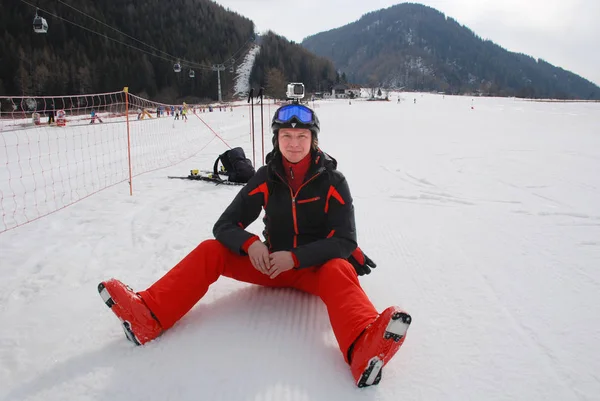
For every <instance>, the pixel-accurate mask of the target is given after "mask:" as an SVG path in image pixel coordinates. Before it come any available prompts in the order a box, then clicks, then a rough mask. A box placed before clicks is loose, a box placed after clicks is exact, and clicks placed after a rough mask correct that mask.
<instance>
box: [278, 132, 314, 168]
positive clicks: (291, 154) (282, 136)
mask: <svg viewBox="0 0 600 401" xmlns="http://www.w3.org/2000/svg"><path fill="white" fill-rule="evenodd" d="M277 141H278V143H279V151H280V152H281V154H282V155H283V157H285V158H286V159H287V160H288V161H289V162H290V163H298V162H299V161H300V160H302V159H304V158H305V157H306V155H307V154H308V153H309V152H310V147H311V144H312V135H311V133H310V130H309V129H307V128H281V129H280V130H279V134H278V136H277Z"/></svg>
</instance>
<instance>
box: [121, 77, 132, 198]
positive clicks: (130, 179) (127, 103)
mask: <svg viewBox="0 0 600 401" xmlns="http://www.w3.org/2000/svg"><path fill="white" fill-rule="evenodd" d="M123 92H125V121H127V160H128V162H129V195H130V196H133V177H132V176H131V133H130V131H129V87H128V86H126V87H124V88H123Z"/></svg>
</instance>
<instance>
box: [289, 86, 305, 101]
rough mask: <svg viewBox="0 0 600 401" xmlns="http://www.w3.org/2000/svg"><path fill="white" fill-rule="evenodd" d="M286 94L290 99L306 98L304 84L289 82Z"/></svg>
mask: <svg viewBox="0 0 600 401" xmlns="http://www.w3.org/2000/svg"><path fill="white" fill-rule="evenodd" d="M285 94H286V96H287V98H288V99H302V98H304V84H302V83H299V82H292V83H289V84H288V86H287V91H286V93H285Z"/></svg>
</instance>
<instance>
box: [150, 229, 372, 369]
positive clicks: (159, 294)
mask: <svg viewBox="0 0 600 401" xmlns="http://www.w3.org/2000/svg"><path fill="white" fill-rule="evenodd" d="M219 276H226V277H230V278H233V279H235V280H239V281H243V282H246V283H252V284H258V285H262V286H267V287H278V288H281V287H290V288H296V289H298V290H301V291H304V292H307V293H309V294H313V295H317V296H319V297H320V298H321V299H322V300H323V302H324V303H325V305H326V306H327V312H328V313H329V320H330V322H331V327H332V328H333V332H334V334H335V337H336V339H337V342H338V344H339V347H340V350H341V351H342V353H343V354H344V358H345V359H346V362H348V357H347V351H348V348H349V347H350V345H352V343H353V342H354V340H356V338H358V336H359V335H360V334H361V333H362V331H363V330H364V329H365V328H366V327H367V325H369V324H370V323H371V322H373V321H374V320H375V318H376V317H377V315H378V313H377V310H376V309H375V307H374V306H373V304H372V303H371V301H370V300H369V298H368V297H367V295H366V294H365V292H364V291H363V289H362V288H361V286H360V284H359V282H358V276H357V274H356V272H355V270H354V268H353V267H352V265H351V264H350V263H348V261H346V260H343V259H332V260H330V261H328V262H327V263H325V264H323V265H321V266H318V267H310V268H306V269H300V270H288V271H286V272H283V273H281V274H280V275H279V276H277V277H275V278H273V279H271V278H269V276H267V275H265V274H263V273H261V272H259V271H258V270H256V269H255V268H254V267H253V266H252V263H251V262H250V258H249V257H248V256H241V255H237V254H235V253H233V252H231V251H230V250H229V249H227V248H226V247H225V246H224V245H222V244H221V243H220V242H218V241H217V240H207V241H204V242H202V243H201V244H200V245H198V246H197V247H196V249H194V250H193V251H192V252H191V253H190V254H188V255H187V256H186V257H185V258H183V259H182V260H181V261H180V262H179V263H178V264H177V265H176V266H175V267H173V268H172V269H171V270H169V271H168V272H167V273H166V274H165V275H164V276H163V277H162V278H160V279H159V280H158V281H157V282H156V283H154V284H153V285H152V286H150V288H148V289H147V290H146V291H142V292H140V295H141V297H142V299H143V300H144V302H146V304H147V305H148V307H149V308H150V310H151V311H152V312H153V313H154V315H155V316H156V317H157V319H158V320H159V322H160V324H161V326H162V327H163V328H164V329H165V330H166V329H168V328H170V327H171V326H173V325H174V324H175V323H176V322H177V321H178V320H179V319H181V318H182V317H183V316H184V315H185V314H186V313H187V312H188V311H189V310H190V309H192V307H193V306H194V305H195V304H196V303H197V302H198V301H199V300H200V299H201V298H202V297H203V296H204V294H206V292H207V291H208V287H209V286H210V285H211V284H212V283H214V282H215V281H217V279H218V278H219Z"/></svg>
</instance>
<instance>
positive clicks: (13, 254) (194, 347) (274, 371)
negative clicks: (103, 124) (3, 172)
mask: <svg viewBox="0 0 600 401" xmlns="http://www.w3.org/2000/svg"><path fill="white" fill-rule="evenodd" d="M393 96H396V95H393ZM410 96H411V97H412V96H415V97H418V103H417V104H412V103H410V102H405V103H402V104H396V103H395V102H394V101H392V102H389V103H379V102H362V101H360V100H357V101H354V102H353V103H352V105H351V106H349V105H348V103H347V102H346V101H323V102H320V103H319V104H318V106H319V107H318V108H317V112H318V113H319V117H320V119H321V124H322V132H321V135H320V136H319V139H320V141H321V146H322V148H323V149H324V150H325V151H327V152H328V153H331V155H332V156H333V157H335V158H336V159H337V161H338V163H339V167H340V169H341V171H342V172H343V173H344V175H345V176H346V178H347V179H348V182H349V184H350V188H351V190H352V194H353V197H354V204H355V212H356V220H357V233H358V240H359V244H360V246H361V248H362V249H363V250H364V251H365V252H366V253H367V254H368V255H369V256H370V257H372V258H373V260H374V261H375V262H376V263H377V264H378V267H377V268H376V269H374V271H373V273H372V274H371V275H369V276H364V277H361V279H360V280H361V283H362V284H363V287H364V289H365V292H366V293H367V294H368V295H369V296H370V297H371V299H372V301H373V303H374V305H375V306H376V308H377V309H378V310H383V309H384V308H385V307H387V306H389V305H391V304H397V305H399V306H401V307H403V308H405V309H406V310H407V311H409V312H410V313H411V314H412V315H413V318H414V321H413V324H412V325H411V328H410V330H409V332H408V335H407V338H406V342H405V344H404V346H403V347H402V349H401V350H400V352H399V353H398V355H397V356H396V357H395V358H394V359H393V360H392V361H391V362H390V363H389V364H388V365H387V366H386V367H385V368H384V371H383V379H382V382H381V384H380V385H379V386H377V387H374V388H367V389H356V388H355V386H354V384H353V382H352V377H351V374H350V371H349V369H348V366H347V365H346V364H345V362H344V360H343V357H342V355H341V353H340V351H339V349H338V347H337V343H336V341H335V338H334V336H333V333H332V331H331V327H330V324H329V320H328V316H327V310H326V308H325V306H324V305H323V303H322V302H321V301H320V300H319V299H318V298H317V297H313V296H310V295H308V294H304V293H301V292H298V291H295V290H292V289H269V288H261V287H256V286H252V285H248V284H244V283H238V282H235V281H232V280H230V279H227V278H221V279H219V280H218V281H217V282H216V283H215V284H214V285H213V286H211V289H210V290H209V292H208V293H207V295H206V296H205V297H204V298H203V299H202V300H201V301H200V302H199V303H198V305H196V306H195V307H194V308H193V309H192V310H191V311H190V313H189V314H187V315H186V316H185V317H184V318H183V319H182V320H181V321H180V322H178V323H177V324H176V325H175V326H174V327H173V328H172V329H171V330H169V331H168V332H167V333H165V334H164V335H163V336H161V337H160V338H159V339H157V340H155V341H153V342H151V343H149V344H147V345H146V346H143V347H134V346H132V345H131V344H130V343H129V342H127V341H126V340H125V338H124V335H123V332H122V330H121V329H120V327H119V323H118V321H117V319H116V318H115V317H114V315H113V314H112V313H111V312H110V310H109V309H108V308H106V306H105V305H103V303H102V301H101V299H100V297H99V296H98V294H97V291H96V286H97V284H98V282H99V281H101V280H104V279H107V278H109V277H117V278H119V279H121V280H122V281H123V282H125V283H127V284H129V285H130V286H132V287H133V288H134V289H136V290H141V289H144V288H146V287H147V286H149V285H150V284H152V283H153V282H154V281H155V280H156V279H157V278H159V277H160V276H161V275H162V274H164V273H165V272H166V271H167V270H168V269H169V268H170V267H172V266H173V265H174V264H175V263H177V262H178V261H179V260H180V259H181V258H182V257H184V256H185V255H186V254H187V253H188V252H190V251H191V250H192V249H193V248H194V247H195V246H197V245H198V243H200V242H201V241H202V240H204V239H206V238H211V237H212V226H213V224H214V222H215V220H216V219H217V217H218V216H219V214H220V213H221V212H222V210H223V208H224V207H225V206H226V205H227V204H229V202H230V201H231V200H232V199H233V197H234V196H235V194H236V193H237V191H238V188H235V187H222V186H220V187H217V186H214V185H212V184H206V183H199V182H189V181H185V180H168V179H166V178H165V177H166V176H167V175H183V174H187V172H188V171H189V170H190V169H192V168H210V167H211V166H212V162H213V161H214V158H215V157H216V156H217V155H218V154H220V153H222V152H223V151H224V149H225V145H224V144H223V143H222V142H220V141H211V142H210V143H209V142H208V139H210V136H211V135H212V134H210V133H209V132H208V131H207V130H206V128H205V127H204V126H203V124H201V123H200V122H199V121H197V120H195V119H194V118H190V121H189V122H188V123H187V124H186V125H185V130H191V131H190V132H197V133H198V135H199V136H200V137H201V138H202V143H208V145H207V147H206V148H205V149H204V150H203V151H202V152H201V153H200V154H198V155H197V156H195V157H193V158H192V159H190V160H188V161H186V162H182V163H181V164H179V165H176V166H173V167H169V168H165V169H163V170H158V171H155V172H152V173H148V174H143V175H140V176H138V177H135V178H134V196H129V190H128V186H127V184H126V183H123V184H120V185H117V186H115V187H113V188H109V189H107V190H104V191H102V192H100V193H98V194H95V195H94V196H92V197H90V198H88V199H86V200H84V201H82V202H79V203H76V204H75V205H73V206H70V207H68V208H66V209H65V210H62V211H60V212H59V213H55V214H53V215H50V216H48V217H45V218H43V219H41V220H39V221H36V222H33V223H30V224H27V225H25V226H23V227H20V228H18V229H15V230H12V231H9V232H7V233H4V234H1V235H0V253H1V255H2V257H1V258H0V318H1V319H2V321H3V322H5V323H4V325H3V330H0V401H12V400H19V401H21V400H44V401H53V400H57V401H58V400H61V401H62V400H65V399H77V400H111V401H131V400H154V399H157V400H177V401H186V400H197V399H211V400H224V401H225V400H264V401H272V400H283V401H286V400H288V401H300V400H323V401H325V400H327V401H329V400H373V399H375V400H382V401H395V400H461V401H462V400H490V401H496V400H527V401H529V400H561V401H562V400H566V401H571V400H573V401H579V400H594V399H597V394H599V393H600V377H599V375H598V373H597V372H598V371H600V362H598V358H597V356H596V354H597V344H598V342H600V324H598V322H597V316H600V298H599V295H598V294H600V276H599V274H598V269H597V266H598V261H600V241H599V240H598V238H600V213H599V212H598V207H597V205H598V204H600V194H599V193H598V188H600V181H599V178H598V175H597V174H596V173H595V172H596V171H600V164H599V163H600V156H599V155H598V154H597V152H598V151H597V149H600V137H599V136H598V135H597V133H596V131H597V121H598V118H599V117H600V105H598V104H585V103H583V104H568V103H567V104H539V103H535V102H523V101H518V100H514V99H485V98H481V99H479V98H477V99H475V100H474V101H472V99H471V98H468V97H452V96H446V97H445V98H442V97H441V96H436V95H427V94H424V95H421V94H410ZM392 98H393V99H395V98H394V97H392ZM374 103H379V104H374ZM472 103H474V104H475V110H471V109H470V106H471V104H472ZM349 107H351V109H350V110H351V111H352V113H349ZM257 110H258V109H257ZM255 112H256V110H255ZM247 114H248V112H247V109H245V108H236V109H235V111H234V112H233V113H229V112H228V113H222V114H221V113H211V114H210V115H206V116H203V118H204V119H206V121H207V122H208V123H209V124H210V125H211V127H213V129H215V130H216V131H217V132H218V133H219V134H220V135H221V136H222V137H223V138H224V139H225V141H227V142H228V143H230V144H231V145H234V146H242V147H243V148H244V149H245V151H246V154H247V155H251V145H250V139H249V136H248V126H249V122H248V115H247ZM574 114H576V115H577V116H576V117H575V116H574ZM540 116H543V117H544V118H540ZM399 120H400V121H401V122H402V124H400V126H399V125H398V124H397V122H398V121H399ZM170 127H171V125H170V124H169V129H170V131H169V132H172V131H171V128H170ZM389 127H394V128H393V129H390V128H389ZM567 127H568V129H567ZM257 131H258V130H257ZM365 132H369V133H370V134H369V136H368V137H366V136H365V134H364V133H365ZM573 133H577V135H574V134H573ZM267 136H268V134H267ZM365 138H368V140H365ZM266 139H267V140H270V137H269V138H266ZM267 143H270V142H267ZM357 145H360V146H357ZM256 146H257V150H259V148H260V141H257V144H256ZM257 155H259V152H258V151H257ZM365 155H366V157H365ZM372 155H377V157H376V158H375V159H373V156H372ZM374 170H375V173H374ZM0 185H2V184H1V183H0ZM248 229H249V230H250V231H252V232H256V233H260V232H261V231H262V223H261V220H260V218H259V219H258V220H257V222H255V223H253V224H252V225H251V226H250V227H249V228H248Z"/></svg>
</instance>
